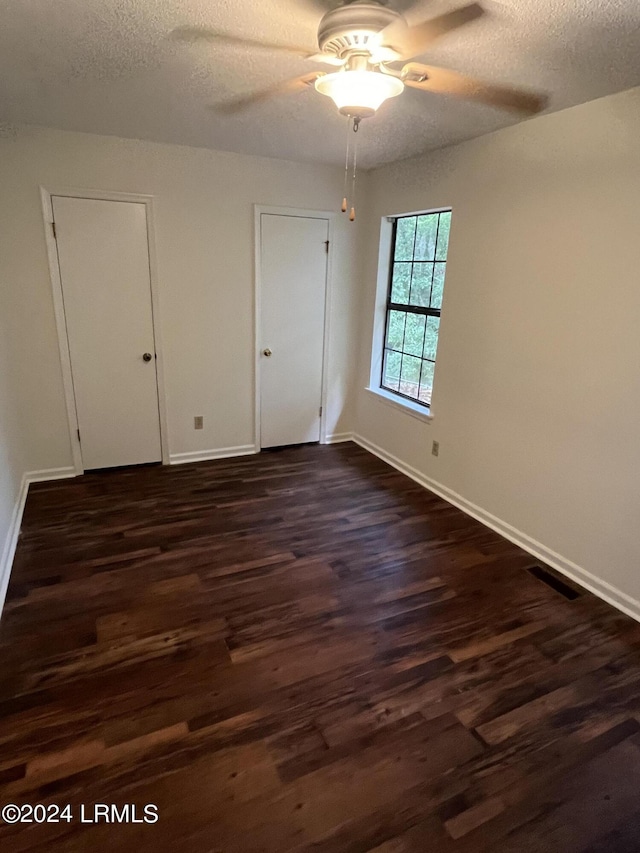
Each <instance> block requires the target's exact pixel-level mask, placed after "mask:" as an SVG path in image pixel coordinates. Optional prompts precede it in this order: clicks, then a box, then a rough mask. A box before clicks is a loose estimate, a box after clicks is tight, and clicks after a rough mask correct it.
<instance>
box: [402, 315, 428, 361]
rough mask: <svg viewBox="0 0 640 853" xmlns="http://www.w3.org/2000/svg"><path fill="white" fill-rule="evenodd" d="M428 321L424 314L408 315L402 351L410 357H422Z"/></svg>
mask: <svg viewBox="0 0 640 853" xmlns="http://www.w3.org/2000/svg"><path fill="white" fill-rule="evenodd" d="M426 319H427V318H426V317H425V316H424V314H407V322H406V325H405V330H404V346H403V348H402V349H403V351H404V352H406V353H408V354H409V355H417V356H418V357H420V356H421V355H422V349H423V347H424V329H425V320H426Z"/></svg>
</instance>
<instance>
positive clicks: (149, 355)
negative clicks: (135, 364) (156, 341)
mask: <svg viewBox="0 0 640 853" xmlns="http://www.w3.org/2000/svg"><path fill="white" fill-rule="evenodd" d="M152 358H153V356H152V355H151V353H150V352H145V354H144V355H143V356H142V360H143V361H151V359H152Z"/></svg>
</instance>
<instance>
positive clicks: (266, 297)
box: [258, 213, 329, 447]
mask: <svg viewBox="0 0 640 853" xmlns="http://www.w3.org/2000/svg"><path fill="white" fill-rule="evenodd" d="M260 226H261V227H260V231H261V247H260V252H261V254H260V261H261V276H260V278H261V285H262V288H261V317H260V330H259V336H258V341H259V346H260V361H261V370H260V376H261V382H260V444H261V446H262V447H278V446H281V445H284V444H303V443H305V442H310V441H319V440H320V405H321V402H322V359H323V350H324V324H325V316H324V315H325V293H326V287H327V240H328V233H329V221H328V220H327V219H314V218H311V217H306V216H283V215H276V214H271V213H269V214H267V213H263V214H262V215H261V220H260Z"/></svg>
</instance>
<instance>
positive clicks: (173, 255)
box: [0, 128, 358, 470]
mask: <svg viewBox="0 0 640 853" xmlns="http://www.w3.org/2000/svg"><path fill="white" fill-rule="evenodd" d="M39 185H43V186H45V187H46V188H47V189H54V190H59V189H64V188H72V187H75V188H91V189H102V190H111V191H120V192H132V193H141V194H150V195H154V196H155V198H156V208H155V212H156V220H155V225H156V250H157V260H158V278H159V291H160V300H161V324H162V337H163V352H164V363H165V375H166V376H165V378H166V394H167V401H168V420H169V446H170V452H171V454H172V455H175V454H181V453H188V452H196V451H203V452H206V451H210V450H218V449H224V448H226V447H238V446H241V445H251V444H253V441H254V434H253V433H254V415H253V405H254V391H253V369H254V362H253V341H254V338H253V262H254V260H253V259H254V255H253V242H254V232H253V228H254V219H253V216H254V212H253V205H254V204H256V203H257V204H265V205H279V206H292V207H299V208H308V209H327V210H332V209H333V210H335V209H337V205H339V203H340V200H341V198H342V173H341V170H340V169H336V168H333V167H328V166H311V165H308V164H307V165H303V164H299V163H290V162H285V161H279V160H269V159H263V158H257V157H246V156H241V155H235V154H228V153H222V152H214V151H209V150H204V149H196V148H186V147H180V146H171V145H161V144H154V143H148V142H140V141H135V140H124V139H118V138H115V137H101V136H94V135H89V134H79V133H68V132H63V131H55V130H48V129H38V128H24V129H23V130H22V131H21V132H20V133H19V134H18V135H17V136H16V137H14V138H5V139H2V140H0V186H1V187H2V194H1V197H0V215H1V216H2V229H1V231H0V277H1V280H2V287H3V288H6V305H7V311H8V312H9V314H10V319H11V324H12V328H13V329H14V336H15V339H16V340H15V347H14V350H13V353H12V358H13V359H14V361H15V363H17V364H19V366H20V383H19V394H18V399H17V401H16V406H17V413H18V417H19V420H20V422H21V425H22V426H21V432H22V440H23V444H24V453H23V457H24V465H25V466H26V467H27V468H28V469H29V470H41V469H51V468H63V467H65V466H69V465H71V464H72V457H71V448H70V441H69V430H68V425H67V417H66V410H65V406H64V396H63V388H62V376H61V370H60V364H59V355H58V349H57V346H58V345H57V337H56V328H55V321H54V314H53V303H52V296H51V285H50V280H49V272H48V267H47V259H46V251H45V241H44V226H43V221H42V213H41V207H40V197H39V189H38V187H39ZM336 231H337V233H336V245H335V246H334V270H335V290H334V294H333V302H332V316H331V348H330V352H329V400H328V407H327V408H328V419H327V430H328V432H329V433H342V432H348V431H350V430H351V428H352V423H351V412H350V410H349V400H350V396H351V395H350V394H349V390H350V387H351V383H352V378H353V373H352V369H351V365H352V364H353V362H354V347H355V343H354V342H355V337H356V336H355V334H354V329H355V323H356V318H357V311H356V307H357V306H356V298H357V295H358V294H357V288H355V287H352V282H353V281H354V280H355V272H354V261H355V229H354V227H353V226H352V225H350V223H348V222H346V221H344V220H343V219H340V220H339V222H338V228H337V229H336ZM194 415H203V416H204V429H203V430H202V431H195V430H194V429H193V417H194Z"/></svg>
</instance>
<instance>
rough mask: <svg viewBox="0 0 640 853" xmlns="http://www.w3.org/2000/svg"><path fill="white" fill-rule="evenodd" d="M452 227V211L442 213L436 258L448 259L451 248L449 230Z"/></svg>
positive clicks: (439, 259) (440, 259)
mask: <svg viewBox="0 0 640 853" xmlns="http://www.w3.org/2000/svg"><path fill="white" fill-rule="evenodd" d="M450 229H451V211H449V212H448V213H441V214H440V225H439V226H438V248H437V251H436V260H438V261H446V260H447V251H448V249H449V231H450Z"/></svg>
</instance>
